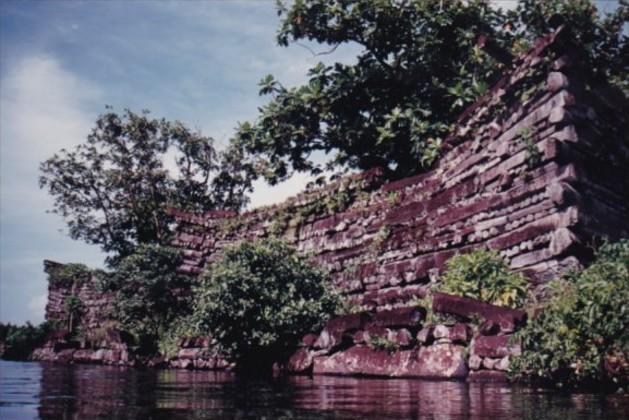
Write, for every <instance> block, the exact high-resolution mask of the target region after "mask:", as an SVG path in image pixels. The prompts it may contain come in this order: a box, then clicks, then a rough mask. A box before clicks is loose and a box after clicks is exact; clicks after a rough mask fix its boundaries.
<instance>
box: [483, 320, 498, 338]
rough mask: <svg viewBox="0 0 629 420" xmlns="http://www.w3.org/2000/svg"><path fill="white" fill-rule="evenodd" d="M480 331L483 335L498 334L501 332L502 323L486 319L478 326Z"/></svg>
mask: <svg viewBox="0 0 629 420" xmlns="http://www.w3.org/2000/svg"><path fill="white" fill-rule="evenodd" d="M478 332H480V333H481V334H482V335H496V334H498V333H499V332H500V325H498V324H496V323H495V322H494V321H485V322H483V323H482V324H481V325H480V327H478Z"/></svg>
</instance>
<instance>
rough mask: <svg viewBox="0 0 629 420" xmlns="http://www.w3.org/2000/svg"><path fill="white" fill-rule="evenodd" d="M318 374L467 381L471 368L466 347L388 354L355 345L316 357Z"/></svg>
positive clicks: (444, 347)
mask: <svg viewBox="0 0 629 420" xmlns="http://www.w3.org/2000/svg"><path fill="white" fill-rule="evenodd" d="M313 372H314V373H315V374H342V375H368V376H390V377H423V378H439V379H456V378H465V376H466V375H467V366H466V363H465V350H464V348H463V347H460V346H454V345H450V344H445V345H438V346H430V347H422V348H421V349H420V350H419V353H418V352H417V351H415V350H402V351H396V352H387V351H384V350H379V351H378V350H372V349H370V348H369V347H364V346H354V347H351V348H349V349H347V350H345V351H342V352H338V353H335V354H333V355H331V356H322V357H316V358H315V360H314V370H313Z"/></svg>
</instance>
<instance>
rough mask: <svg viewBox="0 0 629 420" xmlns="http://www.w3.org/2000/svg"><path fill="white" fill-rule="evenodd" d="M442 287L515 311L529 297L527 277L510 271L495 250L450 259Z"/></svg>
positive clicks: (456, 293)
mask: <svg viewBox="0 0 629 420" xmlns="http://www.w3.org/2000/svg"><path fill="white" fill-rule="evenodd" d="M440 287H441V290H442V291H444V292H446V293H452V294H454V295H459V296H465V297H470V298H474V299H479V300H482V301H485V302H489V303H492V304H494V305H500V306H509V307H512V308H516V307H522V306H523V305H524V303H525V302H526V299H527V296H528V281H527V280H526V278H525V277H524V276H523V275H522V274H519V273H513V272H511V270H510V269H509V265H508V264H507V262H506V261H505V260H504V259H503V258H502V257H501V256H500V255H499V254H498V253H497V252H496V251H493V250H484V249H480V250H475V251H472V252H470V253H468V254H460V255H456V256H454V257H452V258H450V259H449V260H448V261H447V262H446V270H445V272H444V274H443V276H442V277H441V286H440Z"/></svg>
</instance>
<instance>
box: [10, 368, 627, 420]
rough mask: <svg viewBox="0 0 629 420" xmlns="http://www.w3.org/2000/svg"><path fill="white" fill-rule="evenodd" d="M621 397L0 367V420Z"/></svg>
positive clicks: (374, 413) (600, 401)
mask: <svg viewBox="0 0 629 420" xmlns="http://www.w3.org/2000/svg"><path fill="white" fill-rule="evenodd" d="M626 413H629V397H627V396H622V395H611V396H602V395H589V394H573V395H569V394H559V393H555V392H549V391H539V390H532V389H528V388H518V387H508V386H504V385H495V384H484V385H483V384H466V383H461V382H435V381H423V380H401V379H399V380H398V379H396V380H384V379H364V378H342V377H330V376H318V377H315V378H307V377H288V378H278V379H274V380H268V381H263V380H239V379H236V378H235V377H234V376H232V375H230V374H225V373H215V372H203V371H196V372H193V371H175V370H169V371H164V370H162V371H157V370H133V369H123V368H114V367H103V366H87V365H77V366H62V365H51V364H38V363H16V362H5V361H0V418H2V419H23V418H24V419H26V418H38V417H39V418H44V419H83V418H99V417H100V418H120V419H123V418H124V419H127V418H130V419H184V418H185V419H207V418H237V419H250V418H268V419H302V418H306V419H311V418H317V419H318V418H334V419H355V418H373V419H383V418H395V419H402V418H411V419H450V418H465V419H481V418H483V419H484V418H493V419H500V418H510V419H519V418H526V419H543V418H553V419H555V418H556V419H561V420H567V419H613V418H626V415H627V414H626Z"/></svg>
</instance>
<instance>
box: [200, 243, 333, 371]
mask: <svg viewBox="0 0 629 420" xmlns="http://www.w3.org/2000/svg"><path fill="white" fill-rule="evenodd" d="M339 304H340V300H339V295H338V294H337V293H336V292H335V291H334V289H333V288H332V287H331V285H330V283H329V280H328V278H327V276H326V274H325V273H324V272H323V271H321V270H319V269H317V268H315V267H313V266H312V265H311V264H310V263H309V262H308V261H307V259H306V258H304V257H302V256H299V255H298V254H297V252H296V251H295V250H294V249H293V248H291V247H289V246H288V245H286V244H284V243H283V242H281V241H279V240H277V239H267V240H258V241H254V242H243V243H241V244H238V245H235V246H233V247H231V248H229V249H227V250H226V251H225V253H224V254H223V256H222V258H221V259H220V260H219V261H217V262H216V263H214V264H213V265H211V266H210V267H209V268H208V270H207V271H206V272H205V273H204V275H203V277H202V279H201V285H200V286H199V287H198V288H197V289H196V290H195V303H194V312H193V315H192V317H191V320H192V321H191V322H193V323H194V325H195V326H196V328H197V330H198V331H199V332H201V333H202V334H208V333H210V334H211V335H212V336H213V337H214V339H215V340H216V341H217V342H218V344H219V345H220V346H221V349H222V350H223V351H224V352H225V353H226V355H227V357H230V358H231V359H232V360H234V361H236V362H237V364H238V365H239V366H240V367H241V368H245V367H246V368H254V370H256V367H257V369H260V370H264V369H265V368H270V366H271V364H270V363H272V362H274V361H278V360H279V359H280V358H281V357H282V356H283V355H284V356H285V355H286V354H287V352H290V351H291V350H294V348H295V346H296V345H297V343H298V340H299V339H301V337H303V336H304V335H305V334H307V333H309V332H312V331H315V330H316V329H317V328H318V327H319V326H321V325H322V323H324V322H325V321H326V320H327V319H328V318H329V317H330V316H331V315H332V314H334V312H335V311H336V310H337V309H338V308H339Z"/></svg>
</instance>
